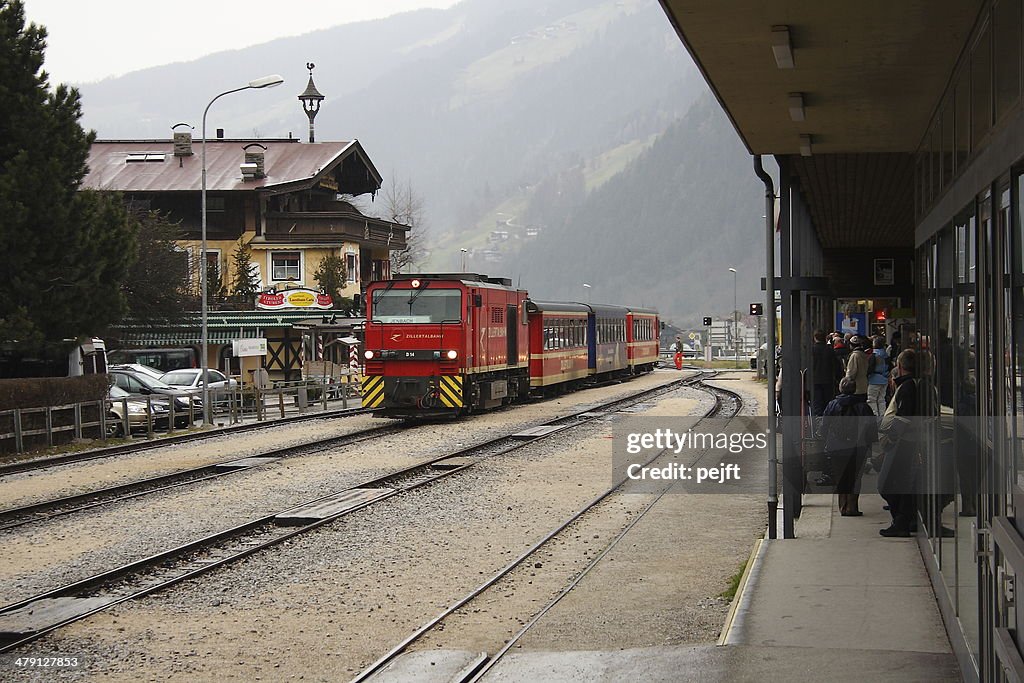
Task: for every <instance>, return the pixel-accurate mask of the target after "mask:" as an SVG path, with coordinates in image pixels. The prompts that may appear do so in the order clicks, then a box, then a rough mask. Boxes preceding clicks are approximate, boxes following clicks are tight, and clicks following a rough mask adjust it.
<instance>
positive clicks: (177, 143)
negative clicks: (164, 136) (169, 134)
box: [171, 123, 192, 157]
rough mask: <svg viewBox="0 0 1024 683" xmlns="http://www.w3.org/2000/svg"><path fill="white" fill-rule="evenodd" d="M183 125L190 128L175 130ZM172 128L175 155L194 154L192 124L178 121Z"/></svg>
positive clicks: (186, 155)
mask: <svg viewBox="0 0 1024 683" xmlns="http://www.w3.org/2000/svg"><path fill="white" fill-rule="evenodd" d="M182 126H184V127H185V128H188V130H182V131H178V130H175V128H179V127H182ZM171 130H173V131H174V156H176V157H190V156H192V133H191V130H192V126H190V125H188V124H187V123H176V124H174V125H173V126H171Z"/></svg>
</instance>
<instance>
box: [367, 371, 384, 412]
mask: <svg viewBox="0 0 1024 683" xmlns="http://www.w3.org/2000/svg"><path fill="white" fill-rule="evenodd" d="M383 402H384V377H383V376H382V375H375V376H373V377H366V376H364V377H363V407H364V408H376V407H378V406H379V405H380V404H381V403H383Z"/></svg>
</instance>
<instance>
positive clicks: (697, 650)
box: [485, 494, 961, 683]
mask: <svg viewBox="0 0 1024 683" xmlns="http://www.w3.org/2000/svg"><path fill="white" fill-rule="evenodd" d="M861 500H862V506H861V507H862V509H863V510H864V511H865V514H864V517H859V518H844V517H840V516H839V513H838V507H837V505H836V504H835V501H834V498H833V496H831V495H828V494H819V495H817V496H812V497H808V499H807V501H806V502H805V507H804V510H803V514H802V516H801V518H800V519H801V522H800V527H799V529H798V531H799V536H798V538H796V539H788V540H781V541H780V540H774V541H768V540H763V541H759V542H758V544H757V546H756V547H755V552H754V553H753V555H752V562H751V565H750V568H749V571H748V573H747V577H746V581H745V585H743V586H742V587H741V591H740V593H739V594H738V597H737V602H736V604H737V611H736V614H735V616H734V617H733V618H732V620H731V623H730V624H729V626H728V627H727V629H726V630H725V631H724V632H723V634H722V638H721V640H720V641H719V643H718V644H693V645H676V646H668V645H666V646H657V647H640V648H628V649H623V650H615V651H609V650H575V651H558V652H555V651H532V652H519V653H512V654H509V655H508V656H507V657H505V659H504V660H503V661H502V662H501V663H499V664H498V666H496V667H495V668H494V669H492V670H491V671H490V672H489V674H488V676H487V677H486V678H485V680H486V681H498V682H502V683H503V682H506V681H508V682H511V681H525V680H542V679H543V680H548V681H565V682H572V681H619V680H646V681H730V682H731V681H776V680H787V681H819V680H829V681H850V682H851V683H852V682H854V681H857V682H860V681H868V680H870V681H900V682H906V681H959V680H961V676H960V670H959V668H958V666H957V661H956V658H955V656H954V655H953V653H952V650H951V648H950V645H949V641H948V639H947V637H946V633H945V630H944V628H943V624H942V620H941V618H940V615H939V611H938V608H937V606H936V601H935V596H934V595H933V593H932V589H931V584H930V582H929V579H928V575H927V573H926V571H925V568H924V566H923V564H922V562H921V555H920V552H919V550H918V548H917V545H916V542H915V541H914V539H912V538H908V539H892V538H881V537H880V536H878V529H879V528H880V527H882V526H884V525H886V524H887V520H886V519H885V516H886V515H885V513H884V511H883V510H882V504H883V503H882V500H881V498H879V497H878V496H876V495H867V496H864V497H862V499H861Z"/></svg>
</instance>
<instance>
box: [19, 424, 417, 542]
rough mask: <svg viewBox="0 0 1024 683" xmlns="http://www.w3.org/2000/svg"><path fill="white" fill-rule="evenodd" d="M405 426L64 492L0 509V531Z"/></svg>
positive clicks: (353, 441)
mask: <svg viewBox="0 0 1024 683" xmlns="http://www.w3.org/2000/svg"><path fill="white" fill-rule="evenodd" d="M405 428H406V427H405V425H403V424H389V425H382V426H378V427H371V428H369V429H362V430H359V431H357V432H353V433H351V434H343V435H341V436H332V437H328V438H325V439H319V440H317V441H311V442H308V443H303V444H297V445H295V446H285V447H282V448H276V449H273V450H269V451H264V452H262V453H255V454H252V455H243V456H236V457H233V458H231V459H230V460H225V461H223V462H219V463H213V464H210V465H201V466H199V467H193V468H190V469H187V470H180V471H178V472H172V473H170V474H162V475H158V476H156V477H150V478H147V479H140V480H138V481H133V482H128V483H126V484H118V485H116V486H109V487H106V488H102V489H95V490H93V491H87V492H85V493H76V494H74V495H71V496H63V497H61V498H54V499H51V500H45V501H40V502H38V503H31V504H29V505H23V506H19V507H16V508H8V509H5V510H0V531H6V530H7V529H13V528H16V527H19V526H24V525H26V524H32V523H35V522H42V521H46V520H49V519H53V518H54V517H61V516H64V515H69V514H73V513H76V512H82V511H85V510H90V509H92V508H95V507H99V506H101V505H112V504H114V503H119V502H122V501H125V500H131V499H132V498H138V497H141V496H147V495H150V494H154V493H159V492H161V491H167V490H169V489H173V488H178V487H181V486H188V485H192V484H198V483H200V482H204V481H209V480H211V479H218V478H220V477H225V476H228V475H230V474H235V473H238V472H246V471H248V470H251V469H254V468H257V467H262V466H263V465H266V464H270V462H276V461H277V460H281V459H284V458H289V457H294V456H298V455H311V454H315V453H318V452H321V451H323V450H325V449H329V448H336V447H340V446H347V445H350V444H354V443H359V442H361V441H367V440H369V439H376V438H381V437H384V436H390V435H391V434H393V433H396V432H400V431H402V430H403V429H405ZM254 458H260V459H267V460H266V462H258V463H253V464H251V465H245V466H232V463H234V462H238V461H241V460H250V459H254ZM68 506H70V507H68ZM10 520H14V521H10Z"/></svg>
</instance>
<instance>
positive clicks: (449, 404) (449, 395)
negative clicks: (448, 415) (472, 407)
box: [438, 375, 463, 408]
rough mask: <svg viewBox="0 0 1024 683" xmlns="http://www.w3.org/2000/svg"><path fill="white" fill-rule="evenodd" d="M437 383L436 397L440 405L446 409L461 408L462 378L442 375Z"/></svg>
mask: <svg viewBox="0 0 1024 683" xmlns="http://www.w3.org/2000/svg"><path fill="white" fill-rule="evenodd" d="M440 380H441V381H440V383H439V391H438V395H439V397H440V399H441V404H442V405H443V406H445V407H446V408H461V407H462V406H463V400H462V376H461V375H442V376H441V378H440Z"/></svg>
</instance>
